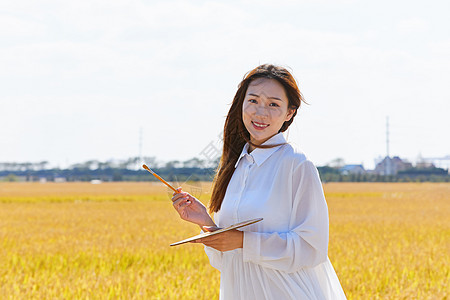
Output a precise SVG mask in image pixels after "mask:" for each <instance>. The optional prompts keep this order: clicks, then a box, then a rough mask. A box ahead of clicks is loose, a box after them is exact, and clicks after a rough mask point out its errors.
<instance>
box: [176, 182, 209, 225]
mask: <svg viewBox="0 0 450 300" xmlns="http://www.w3.org/2000/svg"><path fill="white" fill-rule="evenodd" d="M177 191H178V193H173V197H172V203H173V207H174V208H175V210H176V211H177V212H178V214H179V215H180V217H181V219H183V220H185V221H188V222H191V223H195V224H197V225H199V226H200V227H202V226H216V224H215V223H214V221H213V220H212V219H211V217H210V215H209V214H208V211H207V209H206V207H205V206H204V205H203V203H201V202H200V201H199V200H198V199H197V198H195V197H193V196H191V195H190V194H189V193H186V192H183V191H182V190H181V187H180V188H178V189H177Z"/></svg>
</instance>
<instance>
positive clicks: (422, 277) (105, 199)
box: [0, 183, 450, 299]
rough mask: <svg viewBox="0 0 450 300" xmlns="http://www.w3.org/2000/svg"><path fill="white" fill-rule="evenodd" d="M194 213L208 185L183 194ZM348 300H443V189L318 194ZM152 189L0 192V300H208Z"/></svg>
mask: <svg viewBox="0 0 450 300" xmlns="http://www.w3.org/2000/svg"><path fill="white" fill-rule="evenodd" d="M183 186H185V187H186V190H187V191H189V190H191V191H192V192H194V193H195V194H196V195H197V197H200V199H201V200H202V201H204V202H206V201H207V200H208V197H209V194H208V192H209V189H210V185H209V184H207V183H203V184H195V183H190V184H189V183H185V184H183ZM324 189H325V192H326V197H327V201H328V205H329V211H330V248H329V256H330V259H331V261H332V263H333V265H334V267H335V269H336V272H337V273H338V277H339V279H340V281H341V283H342V286H343V288H344V290H345V292H346V294H347V297H348V299H448V298H449V291H448V287H447V286H448V282H450V268H449V266H450V259H449V254H448V253H450V221H449V218H448V215H450V184H448V183H327V184H325V185H324ZM170 194H171V192H168V191H167V189H166V188H165V187H164V186H162V184H159V183H103V184H99V185H94V184H89V183H63V184H52V183H46V184H39V183H0V266H1V267H0V299H177V298H178V299H217V298H218V289H219V277H220V274H219V272H218V271H216V270H215V269H214V268H212V267H211V266H210V265H209V262H208V259H207V257H206V255H205V254H204V252H203V248H202V247H201V246H200V245H190V244H188V245H182V246H177V247H169V244H170V243H172V242H175V241H178V240H181V239H183V238H185V237H187V236H191V235H194V234H196V233H198V230H199V229H198V227H196V226H195V225H192V224H188V223H185V222H183V221H181V220H179V218H178V215H177V214H176V212H175V211H174V210H173V208H172V205H171V202H170V200H169V197H170V196H169V195H170Z"/></svg>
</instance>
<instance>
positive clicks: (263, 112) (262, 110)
mask: <svg viewBox="0 0 450 300" xmlns="http://www.w3.org/2000/svg"><path fill="white" fill-rule="evenodd" d="M256 115H257V116H261V117H267V116H268V115H269V109H268V108H267V107H265V106H264V105H259V106H258V107H257V108H256Z"/></svg>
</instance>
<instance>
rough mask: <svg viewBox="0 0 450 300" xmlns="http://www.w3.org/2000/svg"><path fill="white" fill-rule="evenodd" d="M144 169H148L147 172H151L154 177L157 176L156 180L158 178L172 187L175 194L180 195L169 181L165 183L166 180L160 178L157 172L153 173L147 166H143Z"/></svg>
mask: <svg viewBox="0 0 450 300" xmlns="http://www.w3.org/2000/svg"><path fill="white" fill-rule="evenodd" d="M142 167H143V168H144V169H146V170H147V171H149V172H150V173H152V175H153V176H155V177H156V178H158V179H159V180H160V181H161V182H162V183H164V184H165V185H167V186H168V187H170V188H171V189H172V190H173V191H174V192H175V193H178V191H177V190H176V189H175V188H174V187H173V186H171V185H170V184H169V183H168V182H167V181H165V180H164V179H162V178H161V177H159V175H158V174H156V173H155V172H153V171H152V169H150V168H149V167H147V165H146V164H143V165H142Z"/></svg>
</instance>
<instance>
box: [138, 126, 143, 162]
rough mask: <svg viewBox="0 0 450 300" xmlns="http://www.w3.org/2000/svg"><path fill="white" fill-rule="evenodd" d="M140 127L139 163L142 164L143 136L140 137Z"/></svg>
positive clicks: (140, 130) (140, 129)
mask: <svg viewBox="0 0 450 300" xmlns="http://www.w3.org/2000/svg"><path fill="white" fill-rule="evenodd" d="M142 131H143V130H142V127H140V128H139V163H142V140H143V135H142Z"/></svg>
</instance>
